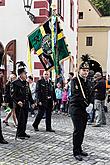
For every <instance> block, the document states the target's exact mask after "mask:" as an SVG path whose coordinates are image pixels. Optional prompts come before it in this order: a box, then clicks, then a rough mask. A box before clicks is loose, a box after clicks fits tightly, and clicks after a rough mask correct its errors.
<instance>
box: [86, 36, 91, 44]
mask: <svg viewBox="0 0 110 165" xmlns="http://www.w3.org/2000/svg"><path fill="white" fill-rule="evenodd" d="M86 46H93V37H92V36H86Z"/></svg>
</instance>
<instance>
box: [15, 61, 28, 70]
mask: <svg viewBox="0 0 110 165" xmlns="http://www.w3.org/2000/svg"><path fill="white" fill-rule="evenodd" d="M16 65H18V68H19V69H20V68H25V66H26V64H25V63H24V62H23V61H18V62H17V63H16Z"/></svg>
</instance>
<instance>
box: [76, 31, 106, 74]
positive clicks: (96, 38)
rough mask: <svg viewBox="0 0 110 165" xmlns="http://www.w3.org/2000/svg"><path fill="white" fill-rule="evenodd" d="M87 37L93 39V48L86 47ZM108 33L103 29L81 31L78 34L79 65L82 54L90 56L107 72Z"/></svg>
mask: <svg viewBox="0 0 110 165" xmlns="http://www.w3.org/2000/svg"><path fill="white" fill-rule="evenodd" d="M86 37H93V46H86ZM107 47H108V32H107V31H106V30H105V29H103V30H101V31H100V29H99V30H98V29H95V30H92V29H79V32H78V64H79V63H80V62H81V60H80V57H81V55H82V54H86V53H87V54H89V55H90V56H92V57H93V59H94V60H96V61H97V62H99V63H100V65H101V66H102V69H103V71H106V70H107V50H108V48H107Z"/></svg>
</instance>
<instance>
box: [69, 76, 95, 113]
mask: <svg viewBox="0 0 110 165" xmlns="http://www.w3.org/2000/svg"><path fill="white" fill-rule="evenodd" d="M79 78H80V81H81V84H82V88H83V90H84V93H85V96H86V102H88V104H89V103H90V102H91V91H92V89H91V88H92V87H91V85H90V82H89V81H88V80H86V81H85V80H84V79H83V78H82V77H80V76H79ZM71 107H74V108H73V110H74V113H80V111H78V110H77V109H79V110H80V109H86V107H87V105H86V104H85V99H84V97H83V95H82V92H81V88H80V85H79V82H78V79H77V77H75V78H73V79H72V81H71V97H70V108H71Z"/></svg>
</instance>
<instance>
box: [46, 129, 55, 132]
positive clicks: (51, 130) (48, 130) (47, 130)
mask: <svg viewBox="0 0 110 165" xmlns="http://www.w3.org/2000/svg"><path fill="white" fill-rule="evenodd" d="M46 132H55V130H53V129H46Z"/></svg>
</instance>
